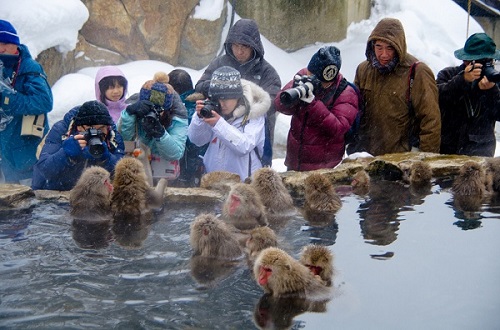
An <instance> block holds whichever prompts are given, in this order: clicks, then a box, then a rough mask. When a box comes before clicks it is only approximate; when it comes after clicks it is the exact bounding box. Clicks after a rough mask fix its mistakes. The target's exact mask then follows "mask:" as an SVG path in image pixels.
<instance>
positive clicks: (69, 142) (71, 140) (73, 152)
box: [62, 135, 86, 158]
mask: <svg viewBox="0 0 500 330" xmlns="http://www.w3.org/2000/svg"><path fill="white" fill-rule="evenodd" d="M77 137H80V138H83V135H76V136H70V137H68V138H67V139H66V140H64V141H63V143H62V148H63V150H64V152H65V153H66V155H68V156H69V157H71V158H75V157H78V156H80V155H81V154H82V146H81V145H80V142H79V141H80V140H79V139H77ZM84 142H85V140H84ZM85 145H86V142H85Z"/></svg>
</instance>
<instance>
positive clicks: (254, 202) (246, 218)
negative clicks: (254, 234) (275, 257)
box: [222, 183, 268, 230]
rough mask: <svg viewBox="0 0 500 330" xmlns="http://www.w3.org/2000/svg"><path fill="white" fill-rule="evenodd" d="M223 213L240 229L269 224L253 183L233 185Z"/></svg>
mask: <svg viewBox="0 0 500 330" xmlns="http://www.w3.org/2000/svg"><path fill="white" fill-rule="evenodd" d="M222 214H223V216H224V218H225V219H226V220H227V221H228V222H229V223H230V224H232V225H233V226H234V227H236V228H237V229H240V230H246V229H253V228H255V227H259V226H267V224H268V222H267V217H266V211H265V208H264V204H263V203H262V201H261V199H260V196H259V194H258V193H257V192H256V191H255V189H254V188H253V187H252V186H251V185H249V184H245V183H237V184H235V185H233V187H232V188H231V190H230V191H229V194H228V196H227V198H226V201H225V202H224V205H223V209H222Z"/></svg>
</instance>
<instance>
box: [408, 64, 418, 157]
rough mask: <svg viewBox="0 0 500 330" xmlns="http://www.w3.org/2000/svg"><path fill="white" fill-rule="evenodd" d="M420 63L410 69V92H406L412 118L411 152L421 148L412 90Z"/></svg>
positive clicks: (410, 133)
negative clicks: (414, 148) (413, 148)
mask: <svg viewBox="0 0 500 330" xmlns="http://www.w3.org/2000/svg"><path fill="white" fill-rule="evenodd" d="M419 63H420V62H419V61H416V62H415V63H413V64H412V65H411V67H410V73H409V74H408V90H407V92H406V103H407V104H408V114H409V118H410V132H409V137H408V138H409V145H410V150H411V149H412V147H416V148H420V136H419V133H418V132H419V129H418V127H415V125H416V118H415V110H414V109H413V103H412V101H411V89H412V87H413V82H414V80H415V72H416V68H417V65H418V64H419Z"/></svg>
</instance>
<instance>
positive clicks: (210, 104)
mask: <svg viewBox="0 0 500 330" xmlns="http://www.w3.org/2000/svg"><path fill="white" fill-rule="evenodd" d="M212 110H213V111H215V112H217V113H218V114H219V115H220V113H221V108H220V104H219V102H214V101H212V100H206V101H205V102H204V103H203V108H201V110H200V116H202V117H203V118H212V117H213V115H212Z"/></svg>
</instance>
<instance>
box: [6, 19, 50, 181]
mask: <svg viewBox="0 0 500 330" xmlns="http://www.w3.org/2000/svg"><path fill="white" fill-rule="evenodd" d="M52 103H53V100H52V91H51V89H50V85H49V84H48V82H47V79H46V76H45V72H44V70H43V68H42V66H41V65H40V64H39V63H38V62H37V61H35V60H34V59H33V58H32V57H31V54H30V52H29V50H28V47H27V46H26V45H23V44H21V43H20V40H19V36H18V34H17V31H16V30H15V28H14V27H13V26H12V24H11V23H9V22H7V21H4V20H0V158H1V169H2V173H3V176H4V178H5V182H6V183H22V184H26V185H30V180H31V176H32V174H33V165H34V164H35V162H36V160H37V159H36V151H37V147H38V144H39V143H40V141H41V140H42V138H43V136H44V135H45V134H46V133H47V132H48V130H49V124H48V120H47V113H48V112H49V111H51V110H52Z"/></svg>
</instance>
